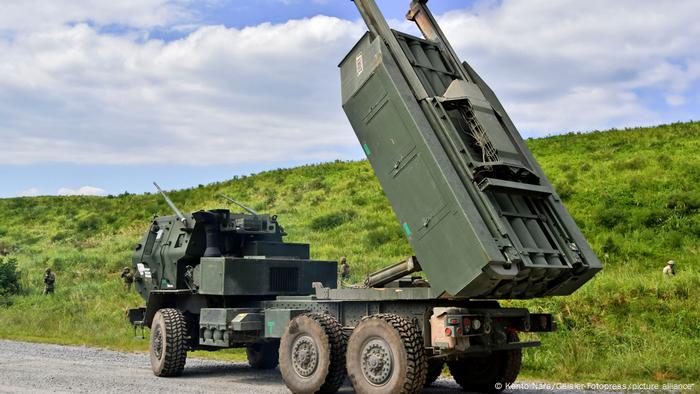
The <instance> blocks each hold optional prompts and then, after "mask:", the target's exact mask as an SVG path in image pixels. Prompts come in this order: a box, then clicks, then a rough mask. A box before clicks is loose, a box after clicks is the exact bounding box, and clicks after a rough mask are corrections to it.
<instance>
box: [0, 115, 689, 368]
mask: <svg viewBox="0 0 700 394" xmlns="http://www.w3.org/2000/svg"><path fill="white" fill-rule="evenodd" d="M527 142H528V145H529V146H530V147H531V148H532V150H533V152H534V153H535V156H536V157H537V158H538V160H539V161H540V163H541V164H542V166H543V168H544V170H545V172H546V173H547V174H548V176H549V177H550V179H551V181H552V182H553V183H554V185H555V186H556V188H557V190H558V191H559V193H560V195H561V196H562V198H563V199H564V201H565V203H566V205H567V207H568V208H569V210H570V212H571V213H572V214H573V216H574V217H575V219H576V221H577V223H578V224H579V226H580V227H581V228H582V230H583V232H584V234H585V235H586V236H587V238H588V240H589V241H590V243H591V244H592V246H593V248H594V249H595V250H596V252H597V253H598V255H599V256H600V257H601V259H602V260H603V261H604V264H605V269H604V270H603V272H601V273H600V274H599V275H597V277H596V278H595V279H594V280H592V281H591V282H589V283H588V284H586V285H585V286H584V287H583V288H582V289H581V290H579V291H578V292H576V293H575V294H574V295H572V296H568V297H554V298H546V299H538V300H532V301H517V302H516V301H513V302H506V304H508V305H524V306H527V307H530V308H533V309H534V310H537V311H550V312H553V313H554V314H555V316H556V320H557V323H558V327H559V331H558V332H556V333H553V334H547V335H541V337H540V338H539V339H540V340H541V341H542V342H543V346H542V347H540V348H538V349H530V350H527V351H525V354H526V356H525V365H524V374H526V375H528V376H530V377H533V378H540V379H546V380H563V381H607V382H611V381H616V382H639V381H646V382H649V381H658V382H665V381H681V382H697V381H700V355H698V352H697V349H700V295H699V294H698V289H700V269H699V268H700V261H699V260H700V244H699V243H698V239H699V238H700V187H698V185H700V123H679V124H672V125H665V126H659V127H654V128H639V129H629V130H613V131H607V132H593V133H587V134H567V135H561V136H554V137H548V138H543V139H534V140H528V141H527ZM219 193H225V194H227V195H231V196H234V197H235V198H237V199H240V200H241V201H243V202H245V203H247V204H249V205H251V206H252V207H253V208H254V209H256V210H260V211H264V212H270V213H276V214H278V215H279V217H280V222H281V223H282V224H283V225H284V226H285V229H286V230H287V231H288V232H289V237H288V240H289V241H304V242H309V243H311V245H312V249H311V250H312V255H313V257H314V258H319V259H337V258H338V257H339V256H341V255H345V256H348V261H349V262H350V264H351V267H352V269H353V272H352V274H353V279H354V280H356V281H359V280H361V279H362V277H363V276H364V274H365V273H367V272H370V271H373V270H375V269H377V268H380V267H382V266H385V265H387V264H390V263H394V262H397V261H399V260H401V259H403V258H404V257H405V256H407V255H409V254H410V253H411V250H410V248H409V247H408V244H407V243H406V241H405V238H404V237H403V235H402V232H401V229H400V227H399V225H398V223H397V221H396V220H395V218H394V215H393V212H392V210H391V207H390V205H389V203H388V201H387V200H386V198H385V197H384V195H383V193H382V191H381V188H380V187H379V185H378V183H377V181H376V180H375V177H374V174H373V172H372V170H371V168H370V166H369V165H368V163H367V162H364V161H362V162H334V163H326V164H320V165H313V166H305V167H299V168H293V169H288V170H275V171H269V172H265V173H261V174H258V175H255V176H250V177H240V178H236V179H234V180H231V181H227V182H222V183H216V184H211V185H206V186H202V187H197V188H193V189H188V190H180V191H176V192H172V193H171V197H172V198H173V200H174V201H176V203H177V204H179V205H180V206H181V208H182V209H183V210H197V209H202V208H215V207H219V206H222V205H224V203H223V201H221V200H218V199H217V197H216V196H217V195H218V194H219ZM167 213H169V210H168V207H167V206H166V204H165V203H164V202H163V201H162V200H161V198H160V197H158V196H156V195H150V194H146V195H131V194H125V195H121V196H109V197H102V198H100V197H36V198H14V199H5V200H0V218H2V219H0V220H1V221H0V252H1V253H0V254H4V255H7V257H8V258H12V259H16V261H17V269H19V271H20V273H21V275H20V278H19V282H20V285H21V287H22V289H23V293H22V294H21V295H15V296H11V298H10V300H11V302H12V303H11V305H8V306H3V307H0V321H1V322H2V324H0V337H4V338H16V339H24V340H36V341H46V342H56V343H77V344H86V345H93V346H104V347H110V348H118V349H128V350H145V349H146V347H147V344H146V342H145V341H143V340H141V339H135V338H134V336H133V331H132V329H131V328H130V327H129V325H128V324H127V323H126V321H125V318H124V310H125V309H126V308H127V307H134V306H139V305H142V304H143V301H142V300H141V299H140V298H139V297H138V296H137V295H136V294H135V293H130V294H125V293H124V291H123V290H122V288H121V285H120V282H119V271H120V270H121V268H122V267H123V266H125V265H128V264H129V261H130V249H131V246H132V245H133V244H134V242H136V241H137V240H138V238H139V237H140V236H141V235H142V232H143V231H145V230H146V227H147V225H148V222H149V220H150V219H151V218H152V216H153V215H154V214H167ZM669 259H674V260H676V262H677V265H676V268H677V274H676V276H675V277H672V278H664V277H663V276H662V274H661V269H662V268H663V265H664V263H665V262H666V261H667V260H669ZM7 261H9V260H7ZM46 267H51V268H52V269H53V270H54V271H55V272H56V276H57V282H56V293H55V294H54V295H53V296H42V295H41V290H42V273H43V271H44V269H45V268H46ZM138 334H139V335H140V333H138ZM146 334H147V333H146ZM231 353H233V354H234V356H238V357H239V356H240V354H241V353H240V352H230V353H229V354H231Z"/></svg>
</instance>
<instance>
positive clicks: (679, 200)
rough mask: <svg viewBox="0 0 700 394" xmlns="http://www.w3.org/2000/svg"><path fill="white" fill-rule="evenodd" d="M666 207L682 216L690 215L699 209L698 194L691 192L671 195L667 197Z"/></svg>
mask: <svg viewBox="0 0 700 394" xmlns="http://www.w3.org/2000/svg"><path fill="white" fill-rule="evenodd" d="M666 206H667V207H668V208H670V209H674V210H677V211H680V212H681V213H683V214H689V213H692V212H694V211H696V210H697V209H698V208H700V194H698V193H691V192H680V193H673V194H671V196H669V198H668V202H667V203H666Z"/></svg>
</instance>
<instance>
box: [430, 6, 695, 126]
mask: <svg viewBox="0 0 700 394" xmlns="http://www.w3.org/2000/svg"><path fill="white" fill-rule="evenodd" d="M475 11H477V12H475ZM475 11H474V10H472V11H454V12H450V13H448V14H446V15H444V16H442V17H441V18H439V19H440V21H441V23H442V27H443V29H444V30H445V32H446V34H447V35H448V37H449V38H450V39H451V42H452V44H453V45H454V46H455V47H456V50H457V51H458V52H459V53H460V54H461V55H462V56H463V58H464V59H466V60H468V61H470V63H471V64H472V66H473V67H474V68H475V69H476V70H477V71H478V72H480V74H482V77H484V78H485V79H486V80H487V82H489V83H490V84H491V85H492V86H491V87H492V88H493V89H494V90H495V91H496V93H497V94H498V95H499V96H500V98H501V100H502V101H503V102H504V105H505V106H506V109H509V112H510V115H511V117H513V118H514V122H515V123H516V125H519V127H521V128H523V129H526V130H531V131H539V132H541V133H542V134H544V133H547V132H557V131H566V130H572V129H573V130H591V129H596V128H598V129H603V128H608V127H620V126H632V125H639V124H653V123H657V122H665V121H670V120H679V119H668V118H666V117H664V113H663V109H662V108H659V107H660V106H662V105H663V104H664V102H666V103H667V104H668V105H672V106H677V105H683V101H684V99H683V97H684V96H685V95H688V94H691V93H692V92H690V91H689V89H690V88H691V86H692V84H693V82H697V81H700V72H698V69H700V52H698V51H697V43H698V42H700V25H699V24H698V23H696V19H697V15H698V13H700V3H699V2H697V1H694V0H681V1H676V2H674V3H673V6H672V7H669V6H668V4H665V3H662V2H656V1H633V0H620V1H615V2H609V1H603V0H593V1H586V2H580V1H574V0H569V1H546V0H533V1H528V2H523V1H515V0H505V1H503V2H499V3H493V2H484V3H482V5H481V6H479V7H477V10H475ZM640 92H641V93H644V92H646V93H647V96H649V95H650V96H651V97H642V94H641V93H640ZM680 120H682V119H680Z"/></svg>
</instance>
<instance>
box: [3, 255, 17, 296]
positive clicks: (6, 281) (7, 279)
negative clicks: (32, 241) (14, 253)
mask: <svg viewBox="0 0 700 394" xmlns="http://www.w3.org/2000/svg"><path fill="white" fill-rule="evenodd" d="M19 290H20V287H19V275H18V273H17V260H15V259H14V258H10V259H7V260H5V259H3V258H0V305H2V306H9V305H10V303H11V301H10V296H11V295H14V294H19Z"/></svg>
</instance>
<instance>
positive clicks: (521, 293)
mask: <svg viewBox="0 0 700 394" xmlns="http://www.w3.org/2000/svg"><path fill="white" fill-rule="evenodd" d="M426 3H427V1H425V0H414V1H413V2H412V3H411V5H410V10H409V12H408V15H407V17H408V19H409V20H412V21H414V22H416V24H417V25H418V27H419V29H420V30H421V32H422V33H423V37H422V38H421V37H414V36H411V35H408V34H405V33H401V32H398V31H394V30H391V29H390V28H389V26H388V25H387V23H386V21H385V20H384V18H383V16H382V14H381V12H380V11H379V9H378V8H377V6H376V4H375V3H374V1H373V0H356V1H355V5H356V6H357V8H358V10H359V11H360V13H361V15H362V17H363V19H364V20H365V22H366V24H367V26H368V28H369V32H367V33H366V34H365V35H364V36H363V37H362V38H361V39H360V41H359V42H358V43H357V44H356V45H355V46H354V47H353V48H352V49H351V51H350V52H349V54H348V55H347V56H346V57H345V58H344V59H343V60H342V61H341V64H340V74H341V97H342V103H343V109H344V111H345V113H346V114H347V117H348V119H349V121H350V123H351V124H352V127H353V129H354V131H355V133H356V135H357V138H358V140H359V142H360V144H361V146H362V148H363V149H364V151H365V154H366V155H367V157H368V159H369V161H370V163H371V165H372V167H373V169H374V171H375V174H376V176H377V178H378V179H379V181H380V184H381V185H382V188H383V190H384V192H385V193H386V196H387V197H388V199H389V201H390V203H391V205H392V207H393V209H394V212H395V213H396V217H397V219H398V223H397V225H398V226H400V227H401V228H402V229H403V231H404V232H405V235H406V237H407V239H408V241H409V243H410V245H411V247H412V249H413V251H414V253H415V256H407V259H406V260H405V261H402V262H399V263H397V264H394V265H390V266H388V267H386V268H383V269H382V270H380V271H378V272H376V273H374V274H372V275H370V277H369V278H367V280H366V281H365V285H364V287H352V288H342V287H341V288H338V287H337V277H336V274H337V264H336V263H335V262H331V261H317V260H311V259H310V253H309V246H308V245H306V244H290V243H285V242H283V236H284V230H283V229H282V227H281V226H280V225H279V223H278V222H277V218H276V217H275V216H270V215H263V214H259V213H257V212H255V211H253V210H251V209H250V208H247V207H245V206H243V205H240V204H239V203H237V202H235V201H232V200H230V201H232V202H234V203H236V204H237V205H239V207H240V208H241V209H242V210H244V211H245V213H240V214H239V213H233V212H231V211H229V210H226V209H220V210H209V211H199V212H195V213H192V214H189V215H187V216H184V215H183V214H182V213H181V212H180V211H179V210H178V209H177V207H176V206H175V204H173V203H172V202H171V201H169V199H167V196H165V194H163V195H164V196H165V197H166V200H168V202H169V204H170V206H171V208H172V209H173V211H174V212H175V215H174V216H166V217H160V218H157V219H155V220H154V221H153V222H152V224H151V225H150V228H149V230H148V231H147V233H146V235H145V236H144V237H143V239H142V241H141V242H140V243H139V244H138V245H137V247H136V250H135V251H134V259H133V265H134V268H135V269H136V278H135V279H136V282H135V283H136V286H137V289H138V291H139V292H140V294H141V295H142V296H143V297H144V299H145V300H147V305H146V307H145V308H140V309H134V310H131V311H130V319H131V321H132V322H133V323H134V324H135V325H137V326H138V325H140V326H150V327H151V352H150V353H151V364H152V367H153V371H154V373H155V374H156V375H159V376H174V375H178V374H180V373H181V372H182V369H183V367H184V364H185V358H186V354H187V351H189V350H194V349H205V350H216V349H222V348H228V347H246V348H247V350H248V352H247V353H248V359H249V362H250V364H251V366H253V367H255V368H273V367H275V366H276V365H277V364H278V363H279V370H280V374H281V375H282V378H283V380H284V382H285V384H286V385H287V387H288V388H289V389H290V390H291V391H292V392H294V393H317V392H320V393H333V392H335V391H337V390H338V388H339V387H340V386H341V384H342V383H343V381H344V379H345V377H346V376H347V377H349V379H350V382H351V383H352V385H353V389H354V390H355V391H356V392H359V393H377V394H379V393H408V394H410V393H417V392H420V391H421V390H422V389H423V387H425V386H427V385H430V384H431V383H432V382H434V381H435V380H436V379H437V377H438V376H439V374H440V371H442V369H443V366H444V365H445V364H447V366H448V367H449V369H450V372H451V374H452V376H453V378H454V379H455V380H456V381H457V383H459V384H460V385H461V386H462V387H463V388H464V389H465V390H468V391H477V392H496V391H501V390H502V389H504V388H506V386H507V384H509V383H512V382H514V381H515V379H516V378H517V376H518V373H519V371H520V365H521V359H522V349H524V348H527V347H533V346H539V345H540V343H539V342H537V341H520V340H519V336H518V334H519V333H529V332H549V331H553V330H554V329H555V327H554V323H553V321H552V316H551V315H550V314H546V313H530V312H529V311H528V310H527V309H525V308H503V307H501V306H500V305H499V303H498V300H500V299H529V298H535V297H546V296H556V295H567V294H571V293H572V292H573V291H575V290H576V289H578V288H579V287H580V286H582V285H583V284H584V283H586V282H587V281H588V280H589V279H590V278H592V277H593V276H594V275H595V274H596V273H597V272H598V271H599V270H600V269H601V264H600V262H599V261H598V259H597V258H596V256H595V255H594V254H593V252H592V250H591V248H590V246H589V245H588V243H587V242H586V240H585V238H584V237H583V235H582V234H581V232H580V230H579V229H578V227H577V226H576V224H575V223H574V221H573V219H572V218H571V216H570V215H569V213H568V212H567V211H566V209H565V208H564V206H563V205H562V202H561V200H560V198H559V197H558V196H557V194H556V192H555V191H554V189H553V188H552V185H551V183H550V182H549V181H548V180H547V178H546V176H545V174H544V173H543V172H542V169H541V168H540V166H539V165H538V164H537V162H536V161H535V159H534V157H533V156H532V154H531V153H530V151H529V149H528V148H527V146H526V145H525V144H524V142H523V140H522V138H521V137H520V135H519V133H518V131H517V129H516V128H515V126H514V125H513V123H512V121H511V120H510V118H509V117H508V115H507V113H506V112H505V109H504V108H503V106H502V105H501V104H500V102H499V101H498V99H497V98H496V96H495V95H494V93H493V92H492V91H491V89H490V88H489V87H488V86H487V85H486V83H485V82H484V81H483V80H482V79H481V78H480V77H479V75H478V74H477V73H476V72H475V71H474V70H473V69H472V68H471V67H470V66H469V64H468V63H466V62H462V61H460V60H459V58H458V57H457V55H456V53H455V52H454V50H453V49H452V47H451V46H450V44H449V42H448V41H447V39H446V37H445V36H444V34H443V33H442V31H441V30H440V28H439V26H438V25H437V23H436V22H435V20H434V18H433V16H432V14H431V13H430V11H429V10H428V8H427V5H426ZM419 271H422V272H423V273H424V276H425V278H424V279H416V278H415V277H411V274H414V273H416V272H419Z"/></svg>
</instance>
